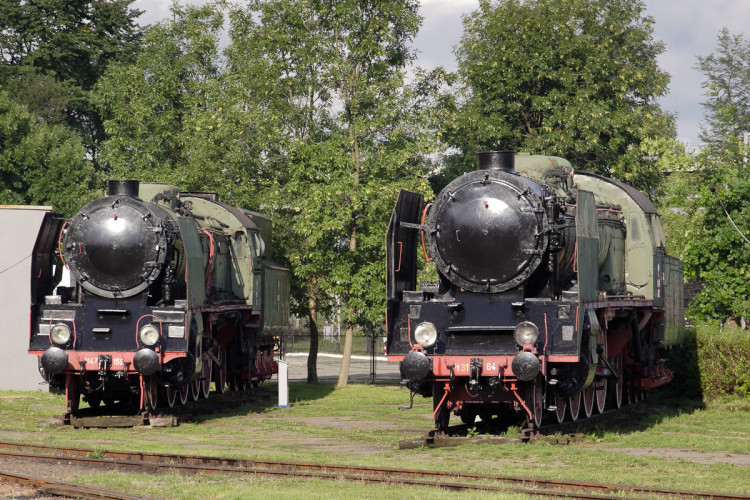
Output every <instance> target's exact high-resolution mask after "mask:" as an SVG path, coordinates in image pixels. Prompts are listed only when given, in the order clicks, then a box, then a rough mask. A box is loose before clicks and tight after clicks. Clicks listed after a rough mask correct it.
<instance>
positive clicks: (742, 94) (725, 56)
mask: <svg viewBox="0 0 750 500" xmlns="http://www.w3.org/2000/svg"><path fill="white" fill-rule="evenodd" d="M695 68H696V69H698V70H700V71H702V72H703V74H704V75H705V76H706V81H704V82H703V88H705V89H707V97H708V100H707V101H706V102H704V103H703V108H704V117H705V120H706V124H705V125H702V126H701V134H700V138H701V140H702V141H703V142H704V143H705V144H708V145H710V146H711V147H712V149H713V150H714V151H716V150H718V149H721V148H722V147H723V144H724V143H725V142H726V140H727V138H728V137H739V138H741V137H742V133H743V132H750V40H745V37H744V35H742V34H739V35H732V34H731V33H729V30H728V29H727V28H722V29H721V31H720V32H719V36H718V47H717V49H716V52H715V53H713V54H710V55H708V56H698V64H697V65H696V66H695Z"/></svg>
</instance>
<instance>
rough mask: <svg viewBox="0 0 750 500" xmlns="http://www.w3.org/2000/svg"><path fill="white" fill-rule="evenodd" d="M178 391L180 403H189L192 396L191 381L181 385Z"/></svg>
mask: <svg viewBox="0 0 750 500" xmlns="http://www.w3.org/2000/svg"><path fill="white" fill-rule="evenodd" d="M177 393H178V394H179V395H180V404H182V405H184V404H187V402H188V398H189V397H190V383H187V384H183V385H181V386H180V388H179V389H178V390H177Z"/></svg>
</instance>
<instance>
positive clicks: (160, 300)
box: [29, 181, 289, 414]
mask: <svg viewBox="0 0 750 500" xmlns="http://www.w3.org/2000/svg"><path fill="white" fill-rule="evenodd" d="M270 243H271V221H270V220H269V219H268V218H266V217H264V216H262V215H260V214H257V213H253V212H250V211H247V210H243V209H240V208H237V207H233V206H230V205H227V204H226V203H222V202H221V201H219V199H218V197H217V196H216V195H215V194H212V193H188V192H180V190H179V188H177V187H176V186H171V185H166V184H157V183H139V182H138V181H110V183H109V192H108V194H107V195H106V196H104V197H102V198H99V199H97V200H95V201H93V202H91V203H89V204H88V205H86V206H84V207H83V208H82V209H81V210H80V211H79V212H78V213H77V214H76V215H75V216H74V217H73V218H72V219H71V220H70V221H69V222H66V221H64V220H63V219H62V217H60V216H56V215H48V216H47V218H46V219H45V221H44V223H43V225H42V228H41V230H40V232H39V236H38V238H37V242H36V246H35V248H34V261H33V265H32V276H31V290H32V304H31V336H30V339H29V353H31V354H34V355H36V356H38V357H39V369H40V372H41V374H42V376H43V377H44V379H45V380H47V381H48V382H49V383H50V386H51V387H53V388H57V389H60V390H64V391H65V393H66V396H67V406H68V414H74V413H75V412H76V411H77V410H78V407H79V401H80V397H81V396H83V399H84V400H85V401H87V402H88V403H89V405H91V406H98V405H99V404H100V403H102V402H103V403H105V404H108V405H112V404H115V403H125V404H127V405H129V406H130V407H131V408H132V407H135V408H139V409H140V410H141V411H143V412H147V411H148V410H153V409H154V408H156V407H157V405H158V404H160V403H161V402H162V401H163V402H164V403H165V405H167V406H174V405H175V404H177V403H183V404H184V403H185V402H187V400H188V399H189V398H192V399H198V398H199V397H208V395H209V392H210V389H211V384H212V382H213V383H214V386H215V389H216V390H217V391H218V392H223V391H224V390H225V389H226V388H227V387H228V388H230V389H242V388H245V387H247V386H249V385H254V384H257V383H258V382H260V381H262V380H265V379H268V378H270V377H271V375H272V374H273V373H275V372H276V371H277V366H276V363H275V362H274V360H273V350H274V344H275V340H274V338H275V337H274V336H275V335H278V334H279V333H280V332H281V331H282V330H283V328H284V327H286V326H287V325H288V321H289V272H288V270H287V269H284V268H281V267H278V266H276V265H274V264H273V263H272V262H270V260H268V258H267V255H268V254H269V253H270ZM63 264H64V265H65V266H67V267H68V268H69V269H70V273H71V275H72V277H73V278H74V283H73V284H72V286H57V285H58V283H59V282H60V278H61V274H62V267H63V266H62V265H63Z"/></svg>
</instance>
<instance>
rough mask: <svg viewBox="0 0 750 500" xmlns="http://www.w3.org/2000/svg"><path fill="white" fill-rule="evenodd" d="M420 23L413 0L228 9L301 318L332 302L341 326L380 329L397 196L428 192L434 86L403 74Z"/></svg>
mask: <svg viewBox="0 0 750 500" xmlns="http://www.w3.org/2000/svg"><path fill="white" fill-rule="evenodd" d="M419 21H420V18H419V16H418V15H417V4H416V2H412V1H409V2H401V1H392V2H379V3H378V4H376V5H372V4H367V3H364V2H358V1H353V0H345V1H337V2H322V1H315V0H310V1H289V0H278V1H268V2H259V3H258V4H254V5H252V6H251V7H250V8H249V9H248V10H247V11H240V10H235V11H233V12H232V24H231V29H230V35H231V39H232V43H231V45H230V46H229V48H228V50H227V52H226V54H227V61H228V68H229V70H230V72H231V74H232V85H237V87H238V89H242V90H243V91H244V94H245V95H247V94H253V95H261V96H264V98H265V100H264V102H263V110H264V113H263V115H262V119H263V121H264V123H266V124H267V127H268V131H269V133H270V134H272V136H273V139H274V140H273V141H272V144H269V148H268V150H267V153H266V154H265V157H264V162H263V167H262V170H263V171H264V172H266V173H269V174H271V176H270V178H269V180H270V182H269V184H268V186H267V189H266V191H265V193H266V196H265V199H266V203H267V204H268V208H269V209H270V210H272V211H273V212H274V213H275V216H276V220H277V224H276V227H277V228H278V227H281V231H283V238H282V240H283V245H284V247H283V248H284V252H283V253H284V255H285V256H286V258H288V259H289V263H290V265H291V267H292V269H293V271H294V274H295V277H296V280H295V282H296V284H297V285H298V286H299V288H297V289H296V293H295V295H296V299H297V301H296V303H297V306H298V311H300V312H301V311H304V310H306V308H307V307H308V304H309V300H310V298H312V299H313V301H314V302H316V303H317V306H318V307H319V308H320V309H324V308H325V306H327V305H330V304H331V303H332V300H333V299H334V297H336V298H338V299H340V300H341V301H342V302H343V304H342V305H343V306H344V307H343V309H344V311H343V313H344V320H345V321H347V322H349V323H351V324H360V325H362V326H371V325H375V324H380V323H382V311H383V309H384V303H383V302H384V298H385V293H384V287H385V285H384V283H385V264H384V249H383V235H384V234H385V229H386V226H387V222H388V219H389V216H390V212H391V210H392V208H393V203H394V200H395V198H396V195H397V193H398V190H399V189H402V188H403V189H412V190H417V191H421V192H429V187H428V186H427V185H426V182H425V181H424V179H423V178H422V177H421V175H422V174H424V165H425V163H426V162H424V161H423V160H424V157H423V154H424V153H425V152H429V150H430V149H431V147H432V144H433V142H432V141H433V137H432V136H430V135H429V134H428V132H427V129H426V126H425V114H426V106H425V105H424V104H422V103H423V102H424V101H425V100H426V99H429V89H430V86H429V85H425V84H424V80H420V81H419V82H418V83H415V84H414V85H413V86H407V85H406V84H405V78H404V68H405V65H406V64H407V63H408V62H409V61H410V60H411V59H413V53H412V52H411V50H410V49H409V48H408V42H409V41H410V40H411V38H413V36H414V35H415V34H416V31H417V28H418V25H419ZM237 92H238V94H241V93H242V92H240V91H239V90H238V91H237Z"/></svg>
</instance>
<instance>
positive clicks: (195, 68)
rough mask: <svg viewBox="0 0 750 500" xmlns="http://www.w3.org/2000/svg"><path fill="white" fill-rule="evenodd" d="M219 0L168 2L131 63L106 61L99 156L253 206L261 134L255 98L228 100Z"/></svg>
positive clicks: (138, 174)
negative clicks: (167, 11)
mask: <svg viewBox="0 0 750 500" xmlns="http://www.w3.org/2000/svg"><path fill="white" fill-rule="evenodd" d="M223 24H224V10H223V8H222V6H221V4H217V3H211V4H207V5H204V6H201V7H195V6H188V7H181V6H179V5H173V7H172V19H171V20H169V21H165V22H163V23H161V24H158V25H156V26H152V27H151V28H150V29H149V30H148V31H147V33H146V35H145V38H144V43H143V48H142V51H141V53H140V54H139V55H138V57H137V58H136V60H135V61H134V62H133V63H129V62H124V63H116V64H113V65H112V67H111V68H110V69H109V70H108V71H107V73H106V74H105V76H104V77H103V78H102V79H101V80H100V81H99V83H98V84H97V85H96V88H95V101H94V102H95V104H96V106H97V108H98V109H99V110H100V112H101V114H102V116H103V117H104V119H105V120H104V126H105V129H106V131H107V134H108V136H109V138H108V139H107V140H106V141H105V142H104V143H103V145H102V153H101V158H102V162H103V164H104V166H105V168H106V169H107V171H108V172H110V174H111V175H112V176H116V177H132V178H138V179H141V180H144V181H159V182H168V183H173V184H176V185H178V186H180V187H181V188H183V189H186V190H204V191H215V192H218V193H219V194H220V195H221V196H222V197H223V198H224V199H226V200H227V201H231V202H236V203H238V204H242V205H245V206H251V207H255V206H258V205H257V200H256V199H255V198H253V193H252V185H253V182H252V181H253V176H254V175H255V174H254V172H255V171H256V170H257V159H258V158H260V156H261V151H262V150H263V145H264V144H265V143H266V139H265V136H266V134H265V133H264V132H263V131H262V130H261V129H262V128H263V122H262V121H261V120H259V119H257V115H255V114H253V113H254V110H255V109H256V108H257V106H255V105H252V106H247V105H246V103H243V102H242V101H239V100H232V101H229V100H228V97H227V93H226V92H225V88H226V86H227V85H228V83H227V80H226V76H225V75H224V73H223V72H222V65H223V62H222V56H221V50H220V48H219V44H220V37H221V33H222V26H223Z"/></svg>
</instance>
